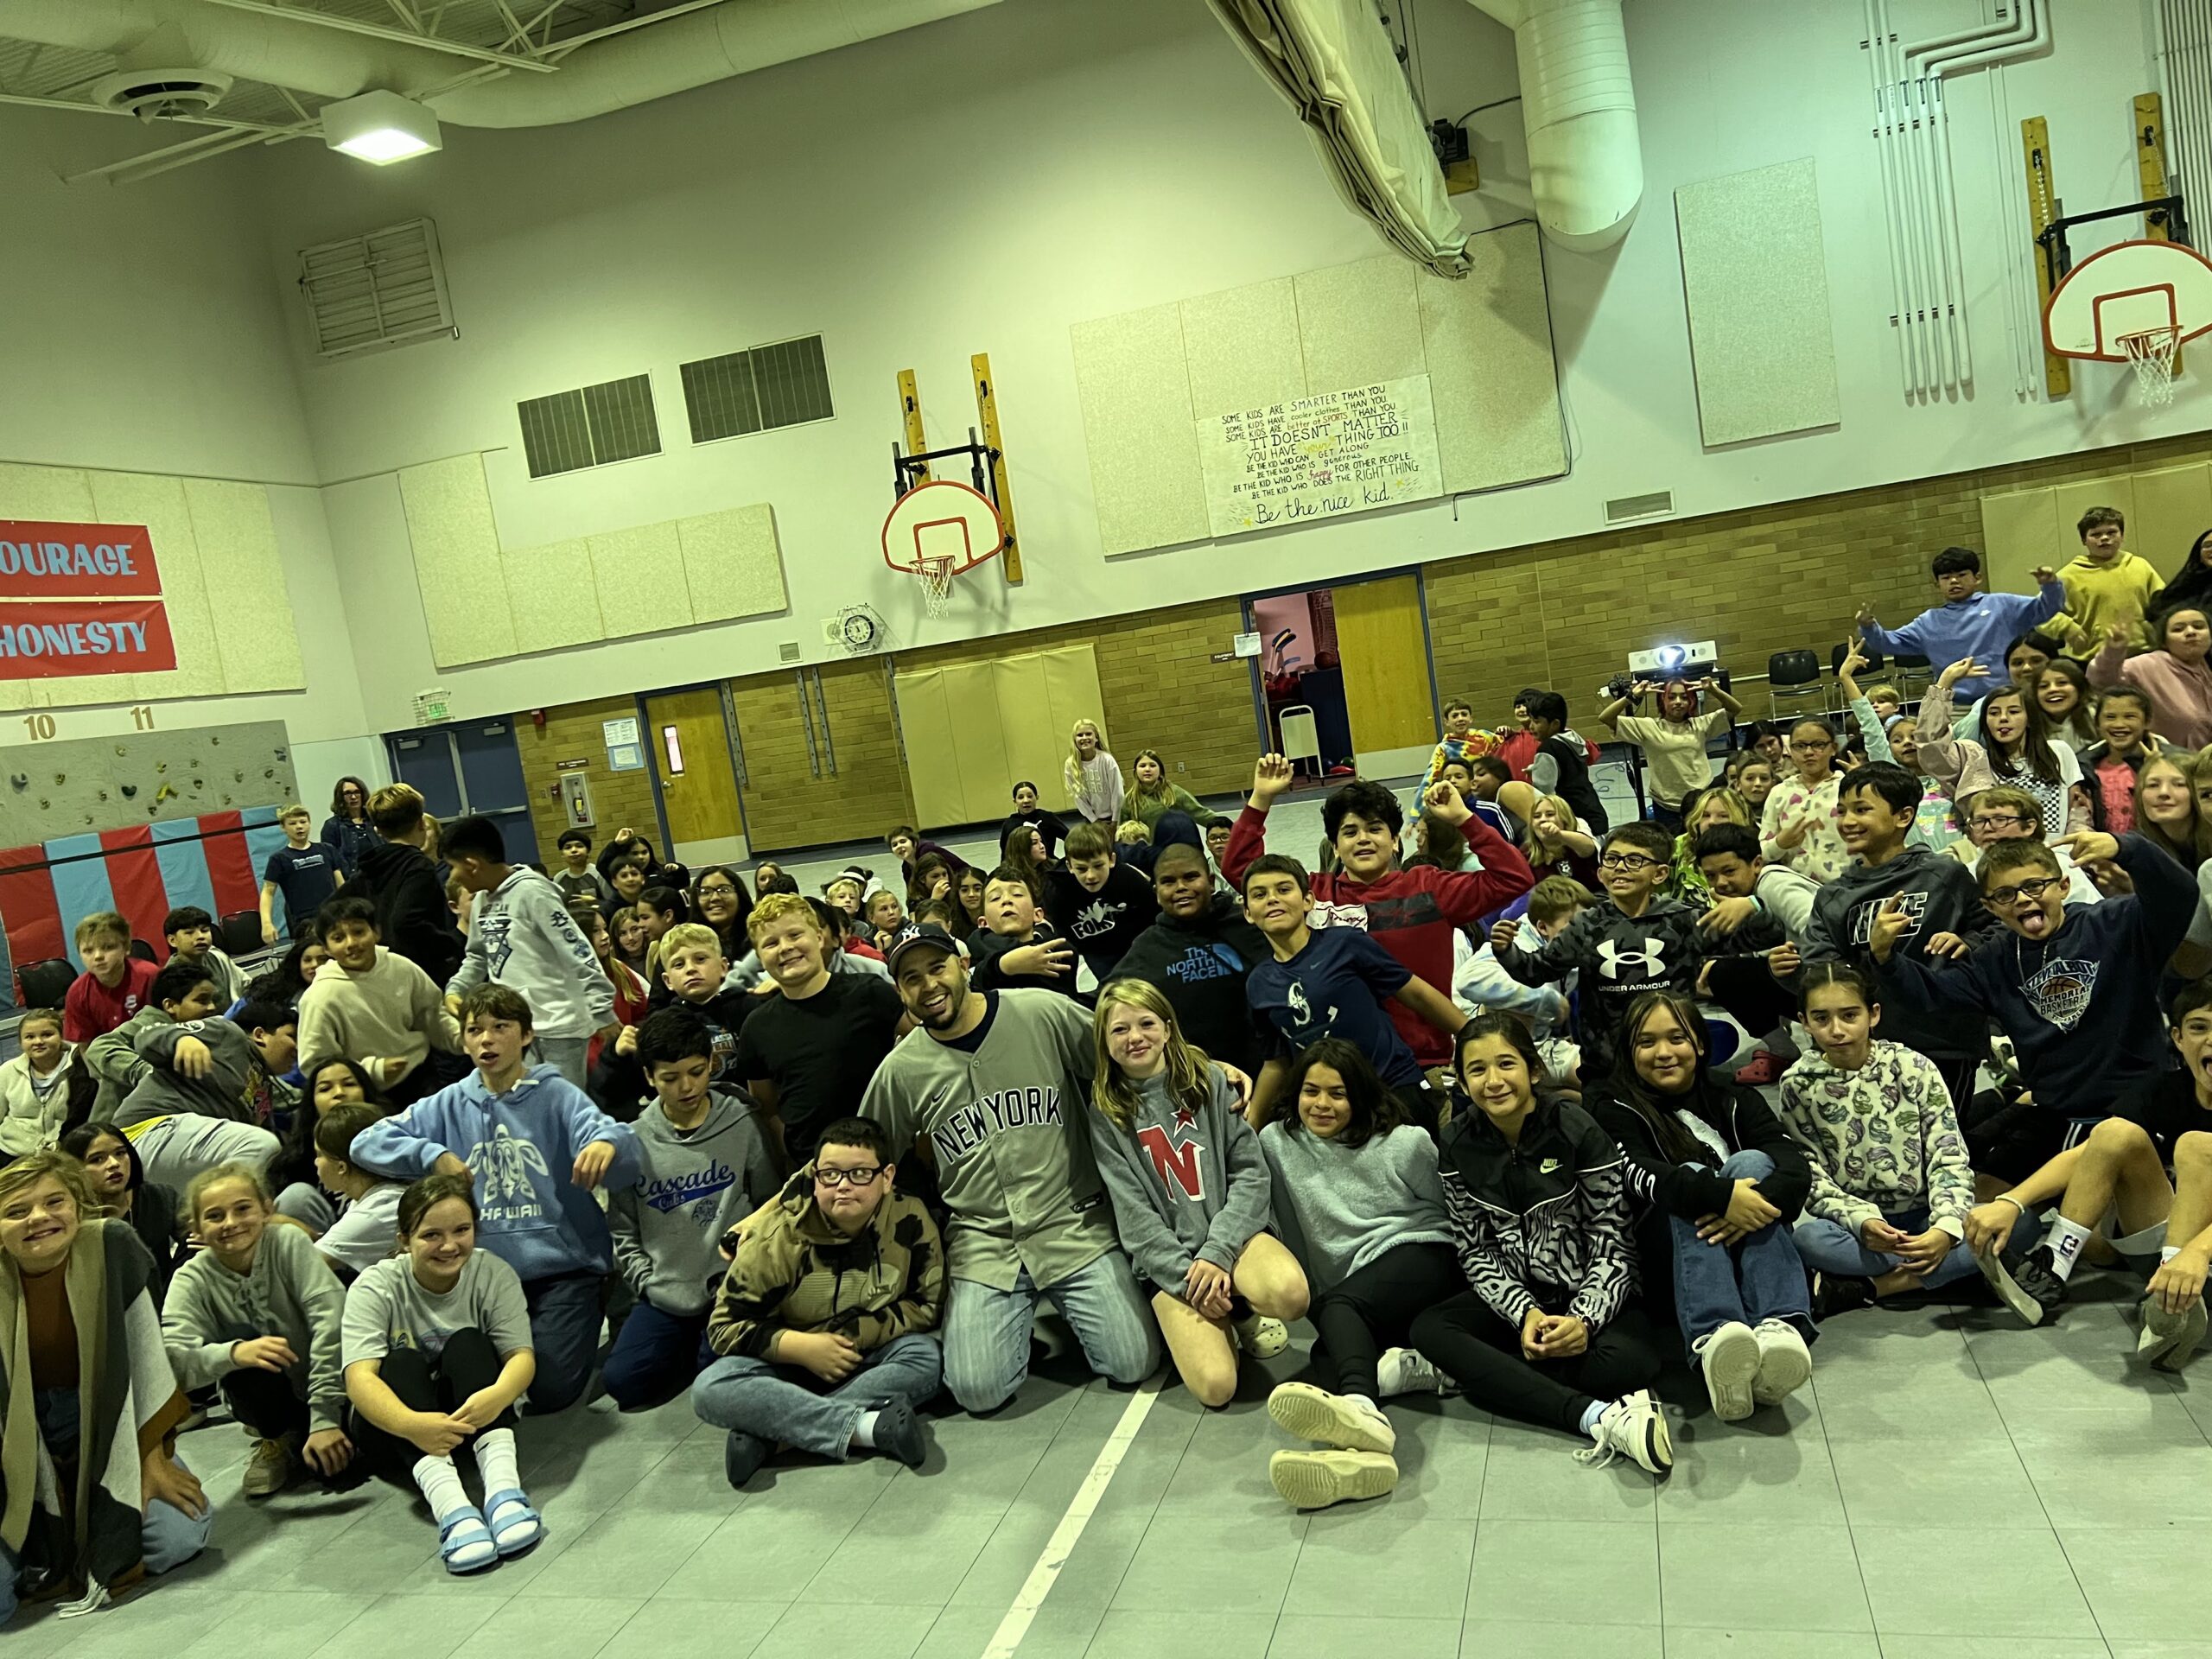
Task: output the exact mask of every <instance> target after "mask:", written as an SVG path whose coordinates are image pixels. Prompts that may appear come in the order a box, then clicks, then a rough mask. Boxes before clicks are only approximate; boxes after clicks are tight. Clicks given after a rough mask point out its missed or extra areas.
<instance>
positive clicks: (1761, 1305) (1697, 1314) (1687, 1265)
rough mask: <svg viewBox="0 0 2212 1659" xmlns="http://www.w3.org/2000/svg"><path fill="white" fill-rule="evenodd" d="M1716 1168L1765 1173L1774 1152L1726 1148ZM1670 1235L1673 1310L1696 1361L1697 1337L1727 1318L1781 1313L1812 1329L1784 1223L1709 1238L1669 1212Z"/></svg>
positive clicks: (1747, 1175) (1800, 1269)
mask: <svg viewBox="0 0 2212 1659" xmlns="http://www.w3.org/2000/svg"><path fill="white" fill-rule="evenodd" d="M1719 1173H1721V1174H1723V1175H1725V1176H1726V1177H1727V1178H1728V1179H1730V1180H1732V1181H1763V1180H1764V1179H1766V1178H1767V1177H1768V1176H1770V1175H1771V1174H1773V1173H1774V1160H1772V1159H1771V1158H1770V1157H1768V1156H1767V1155H1766V1154H1764V1153H1763V1152H1738V1153H1734V1154H1730V1156H1729V1157H1728V1159H1727V1160H1726V1162H1724V1163H1723V1164H1722V1165H1721V1166H1720V1171H1719ZM1667 1226H1668V1230H1669V1232H1671V1233H1672V1234H1673V1236H1674V1241H1675V1320H1676V1322H1677V1323H1679V1324H1680V1325H1681V1327H1682V1336H1683V1338H1684V1339H1685V1343H1686V1344H1687V1345H1688V1347H1689V1348H1690V1350H1691V1353H1690V1359H1691V1363H1696V1359H1697V1355H1696V1352H1695V1347H1696V1344H1697V1340H1698V1338H1700V1337H1704V1336H1709V1335H1710V1334H1712V1333H1713V1332H1715V1331H1718V1330H1719V1328H1720V1327H1721V1326H1722V1325H1726V1324H1727V1323H1728V1322H1729V1321H1730V1320H1731V1319H1736V1320H1740V1321H1741V1322H1742V1323H1744V1324H1745V1325H1758V1323H1759V1322H1760V1321H1761V1320H1764V1319H1787V1320H1789V1322H1790V1323H1791V1324H1793V1325H1796V1326H1797V1328H1798V1331H1799V1332H1800V1333H1801V1334H1802V1335H1803V1336H1804V1337H1806V1338H1808V1339H1810V1338H1811V1337H1812V1335H1813V1333H1814V1332H1813V1294H1812V1291H1811V1288H1810V1287H1808V1285H1807V1284H1806V1282H1805V1264H1804V1262H1802V1261H1800V1260H1799V1259H1798V1255H1797V1247H1796V1245H1795V1244H1793V1243H1790V1237H1789V1229H1788V1228H1787V1227H1785V1226H1784V1225H1783V1224H1782V1223H1780V1222H1778V1221H1777V1222H1769V1223H1768V1224H1766V1225H1765V1226H1764V1227H1762V1228H1760V1229H1759V1230H1758V1231H1757V1232H1756V1233H1753V1234H1752V1235H1751V1236H1750V1237H1749V1238H1746V1239H1745V1240H1744V1241H1743V1242H1742V1243H1738V1244H1734V1245H1727V1244H1708V1243H1706V1242H1705V1241H1704V1240H1703V1239H1701V1238H1700V1237H1699V1236H1697V1224H1696V1223H1695V1222H1692V1221H1684V1220H1683V1219H1682V1218H1681V1217H1680V1216H1669V1217H1667Z"/></svg>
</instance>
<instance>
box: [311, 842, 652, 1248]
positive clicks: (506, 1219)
mask: <svg viewBox="0 0 2212 1659" xmlns="http://www.w3.org/2000/svg"><path fill="white" fill-rule="evenodd" d="M541 879H542V878H541ZM546 885H547V886H549V887H550V886H551V885H552V884H551V883H550V882H548V883H547V884H546ZM593 1141H606V1142H607V1143H608V1144H609V1145H611V1146H612V1147H613V1148H614V1161H613V1163H612V1164H611V1165H609V1166H607V1178H606V1180H605V1182H604V1185H605V1186H606V1188H607V1192H610V1193H614V1192H621V1191H622V1190H623V1189H624V1188H626V1187H629V1186H632V1185H636V1183H637V1179H638V1169H639V1156H638V1138H637V1136H636V1135H634V1134H632V1132H631V1130H630V1128H628V1126H626V1125H625V1124H621V1123H618V1122H615V1121H614V1120H613V1118H611V1117H609V1116H607V1114H606V1113H605V1112H602V1111H601V1110H600V1109H599V1108H598V1107H596V1106H594V1105H593V1104H592V1103H591V1097H590V1096H588V1095H587V1094H585V1093H584V1091H583V1090H581V1089H579V1088H577V1087H576V1086H575V1084H572V1083H570V1082H569V1080H568V1079H567V1078H565V1077H563V1076H562V1075H561V1074H560V1072H558V1071H556V1070H554V1068H553V1067H551V1066H550V1065H534V1066H531V1067H529V1068H528V1069H527V1070H525V1071H524V1073H523V1074H522V1076H521V1077H518V1078H517V1079H516V1080H515V1082H514V1084H513V1086H512V1087H511V1088H510V1089H509V1090H507V1091H506V1092H505V1094H503V1095H495V1094H493V1092H492V1091H491V1090H490V1089H489V1088H487V1087H486V1085H485V1082H484V1077H483V1074H482V1073H481V1072H471V1073H470V1074H469V1075H468V1076H467V1077H463V1078H462V1079H461V1081H460V1082H459V1083H455V1084H448V1085H447V1086H446V1087H445V1088H443V1089H441V1090H438V1091H437V1093H435V1095H429V1096H424V1097H423V1099H421V1100H418V1101H416V1103H414V1104H413V1105H412V1106H410V1107H409V1108H408V1109H406V1110H405V1111H404V1112H401V1113H400V1114H398V1116H395V1117H387V1118H385V1119H384V1120H383V1121H382V1122H377V1123H372V1124H371V1125H370V1126H369V1127H368V1128H365V1129H363V1130H362V1131H361V1132H360V1134H359V1135H355V1136H354V1137H353V1147H351V1149H350V1151H349V1154H348V1156H349V1158H350V1160H351V1161H353V1163H356V1164H358V1165H359V1166H361V1167H362V1168H363V1169H365V1170H367V1171H368V1172H369V1173H371V1174H372V1175H381V1176H384V1177H385V1178H386V1179H391V1180H400V1181H413V1180H419V1179H422V1178H423V1176H425V1175H427V1174H429V1173H430V1171H431V1169H432V1167H433V1166H435V1164H436V1163H437V1161H438V1160H439V1158H440V1157H441V1156H442V1155H443V1154H446V1153H448V1152H449V1153H451V1154H454V1156H455V1157H456V1158H459V1159H460V1160H461V1161H462V1162H463V1163H465V1164H467V1166H468V1167H469V1171H470V1173H472V1174H474V1176H475V1178H476V1204H477V1211H478V1213H477V1218H476V1242H477V1243H480V1244H481V1245H482V1246H483V1247H484V1248H485V1249H487V1250H490V1251H491V1252H493V1254H494V1255H497V1256H499V1258H500V1259H501V1260H502V1261H504V1262H506V1264H507V1265H508V1266H509V1267H511V1268H513V1269H514V1270H515V1272H516V1274H518V1275H519V1276H520V1277H521V1279H522V1280H523V1281H524V1283H528V1282H529V1281H531V1280H535V1279H551V1278H555V1277H557V1276H559V1275H560V1274H570V1273H601V1274H603V1273H605V1272H606V1271H607V1268H609V1266H610V1265H611V1264H612V1262H613V1247H612V1245H611V1243H610V1242H609V1239H608V1236H607V1217H605V1216H604V1215H603V1214H601V1211H600V1207H599V1201H598V1199H597V1198H594V1196H593V1195H592V1194H591V1193H589V1192H586V1191H585V1190H584V1189H583V1188H582V1187H581V1186H578V1185H576V1184H575V1181H574V1179H571V1175H570V1170H571V1166H573V1165H574V1164H575V1160H576V1154H578V1153H580V1152H582V1150H583V1149H584V1148H585V1147H588V1146H589V1145H591V1143H592V1142H593Z"/></svg>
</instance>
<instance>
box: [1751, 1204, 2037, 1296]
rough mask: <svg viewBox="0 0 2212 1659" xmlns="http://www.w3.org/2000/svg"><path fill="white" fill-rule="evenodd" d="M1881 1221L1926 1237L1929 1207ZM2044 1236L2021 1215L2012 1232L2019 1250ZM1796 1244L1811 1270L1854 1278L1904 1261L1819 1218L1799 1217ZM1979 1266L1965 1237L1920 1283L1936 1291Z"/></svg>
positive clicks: (2031, 1218)
mask: <svg viewBox="0 0 2212 1659" xmlns="http://www.w3.org/2000/svg"><path fill="white" fill-rule="evenodd" d="M1882 1219H1883V1220H1884V1221H1886V1222H1888V1223H1889V1224H1890V1225H1891V1226H1892V1227H1894V1228H1896V1229H1897V1230H1898V1231H1899V1232H1901V1233H1924V1232H1926V1231H1927V1230H1928V1206H1927V1205H1924V1204H1923V1205H1914V1206H1912V1207H1911V1208H1910V1209H1906V1210H1897V1211H1886V1210H1885V1211H1883V1212H1882ZM2042 1234H2043V1223H2042V1221H2041V1219H2040V1218H2039V1217H2036V1216H2034V1215H2025V1216H2022V1217H2020V1220H2019V1224H2018V1226H2016V1227H2014V1228H2013V1229H2012V1239H2011V1241H2010V1243H2011V1245H2012V1248H2014V1249H2021V1250H2025V1249H2031V1248H2032V1247H2033V1245H2034V1244H2035V1242H2036V1240H2037V1238H2039V1237H2041V1236H2042ZM1791 1237H1792V1241H1793V1242H1794V1243H1796V1246H1797V1254H1798V1256H1799V1257H1800V1258H1801V1259H1802V1261H1803V1262H1804V1263H1805V1265H1806V1266H1807V1267H1808V1268H1818V1269H1819V1270H1820V1271H1821V1272H1822V1273H1833V1274H1838V1275H1840V1276H1842V1277H1847V1278H1853V1279H1875V1278H1878V1277H1880V1276H1881V1275H1882V1274H1885V1273H1888V1272H1890V1271H1891V1270H1892V1269H1894V1268H1897V1267H1898V1266H1899V1265H1901V1262H1900V1259H1899V1258H1898V1257H1897V1256H1894V1255H1891V1254H1890V1253H1889V1252H1887V1251H1886V1250H1870V1249H1867V1248H1866V1246H1865V1245H1864V1244H1862V1243H1859V1235H1858V1234H1856V1233H1854V1232H1853V1231H1852V1230H1850V1229H1849V1228H1848V1227H1846V1226H1844V1225H1842V1224H1840V1223H1839V1222H1833V1221H1829V1220H1827V1218H1826V1217H1821V1216H1800V1217H1798V1218H1797V1229H1796V1232H1795V1233H1794V1234H1793V1235H1792V1236H1791ZM1980 1270H1981V1268H1980V1264H1979V1263H1978V1262H1975V1260H1974V1252H1973V1251H1972V1250H1971V1249H1967V1242H1966V1241H1965V1240H1964V1239H1961V1240H1960V1241H1959V1242H1958V1243H1955V1244H1954V1245H1952V1246H1951V1249H1950V1251H1949V1253H1948V1255H1945V1256H1944V1257H1943V1259H1942V1261H1941V1262H1938V1263H1936V1271H1935V1272H1933V1273H1931V1274H1929V1275H1928V1276H1927V1277H1926V1278H1924V1279H1923V1280H1922V1281H1920V1282H1921V1284H1922V1285H1923V1287H1926V1288H1928V1289H1930V1290H1933V1289H1934V1288H1935V1287H1936V1286H1938V1285H1948V1284H1949V1283H1950V1282H1951V1281H1953V1280H1955V1279H1971V1278H1973V1277H1974V1275H1975V1274H1977V1273H1979V1272H1980Z"/></svg>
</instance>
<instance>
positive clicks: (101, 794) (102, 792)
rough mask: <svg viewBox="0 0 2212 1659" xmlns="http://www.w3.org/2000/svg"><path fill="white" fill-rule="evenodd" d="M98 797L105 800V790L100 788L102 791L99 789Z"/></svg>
mask: <svg viewBox="0 0 2212 1659" xmlns="http://www.w3.org/2000/svg"><path fill="white" fill-rule="evenodd" d="M100 799H102V800H105V799H107V791H105V790H102V791H100Z"/></svg>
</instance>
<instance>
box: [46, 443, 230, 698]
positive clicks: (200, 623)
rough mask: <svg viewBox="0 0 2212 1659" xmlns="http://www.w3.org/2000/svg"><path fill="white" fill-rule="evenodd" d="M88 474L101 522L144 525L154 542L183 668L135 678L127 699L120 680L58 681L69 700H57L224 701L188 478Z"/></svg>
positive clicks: (56, 686)
mask: <svg viewBox="0 0 2212 1659" xmlns="http://www.w3.org/2000/svg"><path fill="white" fill-rule="evenodd" d="M86 479H87V481H88V482H90V484H91V485H92V506H93V509H94V511H95V512H96V514H97V516H98V518H99V522H100V523H102V524H143V525H145V526H146V529H147V531H148V532H149V534H150V535H151V536H152V537H153V541H154V556H155V559H156V562H157V563H158V564H159V565H160V568H161V575H162V602H163V603H164V605H166V606H167V607H168V617H169V634H170V636H171V638H173V639H175V641H176V666H175V668H174V669H169V670H166V671H162V672H160V673H155V674H133V675H130V676H129V677H128V678H129V681H130V691H129V692H128V693H127V694H126V693H124V692H123V691H121V690H118V689H116V688H117V677H115V676H113V675H98V676H92V677H79V678H74V679H71V680H66V681H56V682H54V686H53V687H52V688H50V689H53V690H59V691H60V692H61V695H60V696H57V697H55V698H54V702H56V703H57V704H59V703H74V702H127V701H130V699H131V698H134V697H207V696H220V695H221V694H222V691H223V662H222V657H221V655H220V653H219V652H218V651H217V649H216V645H215V622H214V607H213V604H212V603H211V602H210V601H209V599H208V594H207V580H206V577H205V575H203V574H202V571H201V569H200V544H199V542H198V540H197V538H196V537H194V533H193V527H192V514H191V512H190V511H189V510H188V508H187V507H186V506H185V505H184V480H182V479H181V478H162V477H158V476H156V475H155V474H150V473H89V474H86Z"/></svg>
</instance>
